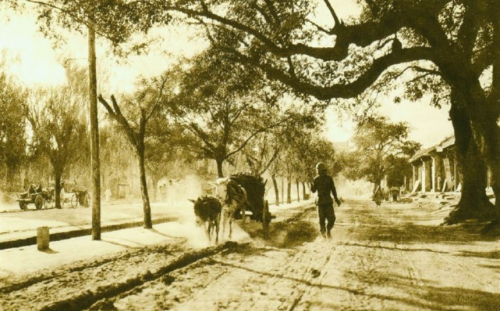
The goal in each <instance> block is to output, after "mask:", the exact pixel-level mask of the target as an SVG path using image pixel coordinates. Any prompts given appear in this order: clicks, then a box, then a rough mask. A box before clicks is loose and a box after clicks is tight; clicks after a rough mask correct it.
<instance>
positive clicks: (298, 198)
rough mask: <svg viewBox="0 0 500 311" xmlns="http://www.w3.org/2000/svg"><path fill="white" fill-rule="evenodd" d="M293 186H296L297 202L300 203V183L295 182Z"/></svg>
mask: <svg viewBox="0 0 500 311" xmlns="http://www.w3.org/2000/svg"><path fill="white" fill-rule="evenodd" d="M295 184H296V185H297V202H300V183H299V180H298V179H296V180H295Z"/></svg>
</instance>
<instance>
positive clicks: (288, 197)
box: [286, 177, 292, 204]
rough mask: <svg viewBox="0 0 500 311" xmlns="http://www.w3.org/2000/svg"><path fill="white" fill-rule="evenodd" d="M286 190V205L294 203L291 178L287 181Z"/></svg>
mask: <svg viewBox="0 0 500 311" xmlns="http://www.w3.org/2000/svg"><path fill="white" fill-rule="evenodd" d="M286 188H287V193H286V203H288V204H290V203H292V179H291V178H290V177H288V178H287V179H286Z"/></svg>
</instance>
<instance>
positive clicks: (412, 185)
mask: <svg viewBox="0 0 500 311" xmlns="http://www.w3.org/2000/svg"><path fill="white" fill-rule="evenodd" d="M411 168H412V169H413V175H412V184H411V190H410V191H412V192H413V190H415V189H414V188H415V182H416V181H417V176H416V175H417V173H416V168H415V165H413V163H412V164H411Z"/></svg>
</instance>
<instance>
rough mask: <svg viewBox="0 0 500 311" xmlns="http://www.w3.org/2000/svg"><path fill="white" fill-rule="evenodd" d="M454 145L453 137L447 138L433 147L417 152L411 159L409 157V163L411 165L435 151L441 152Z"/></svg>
mask: <svg viewBox="0 0 500 311" xmlns="http://www.w3.org/2000/svg"><path fill="white" fill-rule="evenodd" d="M454 144H455V136H450V137H447V138H445V139H444V140H443V141H441V142H440V143H439V144H437V145H435V146H432V147H430V148H426V149H422V150H419V151H417V153H415V155H414V156H413V157H411V159H410V160H409V162H410V163H413V162H415V161H417V160H419V159H421V158H423V157H425V156H429V154H430V153H431V152H432V151H435V150H436V151H438V152H441V151H443V150H444V149H446V148H448V147H451V146H453V145H454Z"/></svg>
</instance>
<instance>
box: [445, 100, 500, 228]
mask: <svg viewBox="0 0 500 311" xmlns="http://www.w3.org/2000/svg"><path fill="white" fill-rule="evenodd" d="M456 97H457V94H452V96H451V100H452V101H454V103H453V104H452V107H451V109H450V118H451V122H452V124H453V129H454V133H455V154H456V159H457V161H458V164H459V165H460V167H461V168H462V194H461V197H460V201H459V202H458V204H457V206H456V207H455V208H454V209H453V211H451V213H450V214H449V216H448V217H447V218H446V219H445V224H449V225H451V224H456V223H460V222H464V221H466V220H469V219H479V220H488V219H490V220H491V219H493V218H494V211H495V210H494V205H493V204H492V203H491V202H490V201H489V199H488V197H487V196H486V191H485V190H486V186H487V167H486V164H485V162H484V160H483V158H482V157H481V154H480V153H479V150H478V148H477V144H476V142H475V141H474V137H473V135H472V129H471V127H470V120H469V117H468V116H467V114H466V113H465V111H464V110H463V108H461V107H463V105H461V103H460V100H459V98H456Z"/></svg>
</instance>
